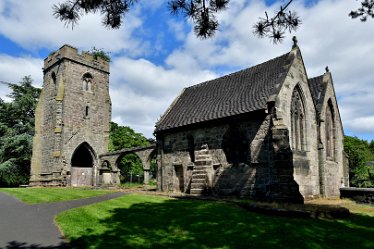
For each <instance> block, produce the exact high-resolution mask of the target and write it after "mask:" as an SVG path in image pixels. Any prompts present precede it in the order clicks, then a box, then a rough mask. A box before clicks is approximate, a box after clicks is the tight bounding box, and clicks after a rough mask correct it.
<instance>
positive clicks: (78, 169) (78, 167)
mask: <svg viewBox="0 0 374 249" xmlns="http://www.w3.org/2000/svg"><path fill="white" fill-rule="evenodd" d="M94 158H95V153H94V151H93V149H92V148H91V146H90V145H89V144H87V143H83V144H81V145H79V146H78V147H77V149H76V150H75V151H74V153H73V156H72V158H71V185H72V186H92V185H93V166H94Z"/></svg>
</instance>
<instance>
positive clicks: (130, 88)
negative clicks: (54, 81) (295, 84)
mask: <svg viewBox="0 0 374 249" xmlns="http://www.w3.org/2000/svg"><path fill="white" fill-rule="evenodd" d="M56 2H57V1H55V0H44V1H37V0H28V1H22V0H2V1H0V23H1V25H0V34H2V35H4V36H5V37H8V38H9V39H11V40H12V41H15V42H16V43H17V44H19V45H20V46H22V47H24V48H26V49H28V50H30V51H36V50H37V49H39V48H43V49H48V50H54V49H57V48H59V47H61V45H62V44H65V43H70V44H71V45H73V46H76V47H78V48H80V49H90V48H91V47H93V46H95V47H97V48H103V49H104V50H106V51H112V52H113V58H112V60H113V61H112V63H111V78H110V79H111V83H110V84H111V95H112V102H113V119H114V120H115V121H117V122H120V123H121V124H125V125H130V126H131V127H133V128H135V130H137V131H140V132H143V133H144V134H145V135H146V136H150V135H151V133H152V131H153V126H154V122H155V121H156V119H157V118H158V117H159V115H160V114H162V113H163V112H164V111H165V110H166V108H167V107H168V105H169V104H170V103H171V101H172V100H173V99H174V98H175V97H176V96H177V95H178V93H179V92H180V91H181V90H182V88H183V87H185V86H189V85H192V84H195V83H198V82H201V81H204V80H207V79H211V78H213V77H216V76H217V75H222V74H224V73H229V72H230V71H232V70H237V69H241V68H246V67H250V66H253V65H256V64H258V63H261V62H264V61H266V60H268V59H271V58H274V57H276V56H279V55H281V54H283V53H286V52H288V51H289V50H290V49H291V45H292V42H291V37H292V35H297V37H298V40H299V46H300V49H301V51H302V54H303V58H304V62H305V64H306V69H307V71H308V76H309V77H314V76H317V75H321V74H323V73H324V68H325V66H327V65H328V66H329V68H330V70H331V72H332V75H333V79H334V84H335V90H336V94H337V96H338V103H339V106H340V113H341V116H342V120H343V125H344V126H345V128H346V130H349V131H350V133H351V134H355V135H358V136H360V134H366V137H367V138H370V139H374V122H373V117H374V109H373V108H371V106H374V98H373V96H374V78H373V72H372V71H373V70H372V68H373V66H372V65H374V56H372V54H373V53H374V43H373V42H372V41H373V40H374V31H373V25H374V23H373V20H368V22H367V23H361V22H359V21H358V20H351V19H350V18H349V17H348V13H349V11H350V10H352V9H357V7H358V6H359V2H357V1H336V0H324V1H318V2H317V3H316V4H314V5H312V6H310V7H305V6H304V5H303V1H294V2H293V3H292V5H291V9H293V10H296V11H297V12H298V13H299V15H300V17H301V19H302V21H303V23H302V25H301V27H300V29H299V30H298V31H297V32H296V33H294V34H291V35H288V36H287V38H286V39H285V40H284V42H283V43H282V44H280V45H277V46H275V45H273V44H272V42H271V41H270V40H268V39H257V38H256V37H255V36H254V35H253V34H252V26H253V24H254V23H255V22H256V21H257V18H258V17H261V16H264V12H265V10H267V11H268V13H273V11H275V10H276V8H279V6H280V2H277V3H274V4H273V5H272V6H270V7H269V6H268V7H267V6H265V4H264V1H248V0H235V1H234V0H233V1H231V2H230V5H229V8H228V10H226V11H224V12H222V13H221V14H219V16H218V18H219V21H220V24H221V26H220V30H219V31H218V32H217V33H216V36H215V37H214V38H212V39H209V40H201V39H199V38H196V37H195V35H194V34H193V32H192V31H190V32H186V31H185V30H186V28H188V27H189V26H190V24H189V23H184V24H181V23H175V21H174V19H170V21H169V22H168V23H167V25H166V26H165V29H168V30H167V31H168V32H172V33H174V37H175V38H176V39H177V41H178V42H179V43H182V45H181V46H180V47H178V48H175V49H174V50H173V51H169V49H170V48H169V47H168V46H169V45H167V44H168V43H167V42H166V41H167V39H169V37H166V36H165V30H157V31H152V33H149V31H150V30H151V28H150V27H148V26H147V24H146V23H145V20H144V17H145V14H146V13H145V12H144V11H151V13H157V11H159V13H160V15H162V14H165V10H164V9H163V10H162V11H160V9H161V8H164V7H165V1H163V0H154V1H150V2H149V3H148V1H147V3H145V2H144V3H141V4H140V5H139V6H137V7H136V8H135V9H134V10H133V12H132V13H130V14H129V15H128V16H127V17H126V22H125V24H124V25H123V27H122V28H121V29H120V30H106V29H105V28H103V27H101V20H100V18H101V17H100V16H99V15H88V16H85V17H83V18H82V19H81V21H80V23H79V25H78V26H77V27H75V28H74V30H73V31H72V30H71V29H66V28H64V27H63V24H62V23H61V22H60V21H59V20H56V19H54V18H53V17H52V14H51V6H52V5H53V4H55V3H56ZM282 2H284V1H282ZM30 9H32V10H33V11H30ZM156 21H157V20H156ZM134 34H136V35H134ZM174 37H173V39H174ZM160 53H162V54H163V55H164V54H165V53H169V54H168V55H167V56H166V58H162V59H160V58H161V57H160V58H157V59H156V60H154V57H152V56H154V55H157V54H160ZM134 58H136V59H134ZM23 60H25V61H30V64H26V62H25V61H23ZM22 61H23V62H22ZM22 63H23V64H22ZM37 63H39V64H38V66H35V65H37ZM40 67H41V60H40V59H38V58H32V57H17V58H13V57H10V56H9V57H6V56H4V55H2V56H0V75H2V80H7V81H12V82H14V81H15V82H18V81H19V79H20V78H21V77H22V76H23V75H28V74H31V75H32V76H33V78H34V79H35V81H36V82H38V81H39V80H41V75H42V73H41V70H40ZM20 68H22V70H24V69H27V68H29V69H27V70H31V71H32V72H31V71H30V72H23V71H22V70H21V71H20ZM16 69H18V71H17V70H16ZM37 70H40V71H39V73H36V71H37ZM34 75H36V76H34ZM1 92H2V89H1V88H0V93H1ZM367 134H372V135H371V136H367Z"/></svg>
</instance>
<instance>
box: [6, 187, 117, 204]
mask: <svg viewBox="0 0 374 249" xmlns="http://www.w3.org/2000/svg"><path fill="white" fill-rule="evenodd" d="M0 191H1V192H4V193H7V194H9V195H12V196H14V197H16V198H17V199H20V200H21V201H23V202H25V203H28V204H36V203H44V202H57V201H67V200H76V199H81V198H88V197H94V196H100V195H105V194H109V193H112V192H113V191H110V190H93V189H84V188H1V189H0Z"/></svg>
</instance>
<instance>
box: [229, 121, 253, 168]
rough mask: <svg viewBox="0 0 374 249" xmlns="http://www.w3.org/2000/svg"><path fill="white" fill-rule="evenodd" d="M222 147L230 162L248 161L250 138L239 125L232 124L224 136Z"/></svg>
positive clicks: (235, 163)
mask: <svg viewBox="0 0 374 249" xmlns="http://www.w3.org/2000/svg"><path fill="white" fill-rule="evenodd" d="M222 148H223V151H224V153H225V155H226V159H227V162H228V163H231V164H233V165H238V164H239V163H244V162H247V158H248V152H249V149H248V139H247V137H246V135H245V133H244V132H243V131H242V130H241V129H240V127H239V126H238V125H231V126H230V127H229V129H228V130H227V131H226V133H225V135H224V136H223V141H222Z"/></svg>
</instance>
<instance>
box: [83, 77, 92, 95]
mask: <svg viewBox="0 0 374 249" xmlns="http://www.w3.org/2000/svg"><path fill="white" fill-rule="evenodd" d="M92 81H93V78H92V75H91V74H89V73H86V74H84V75H83V90H84V91H86V92H91V91H92Z"/></svg>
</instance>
